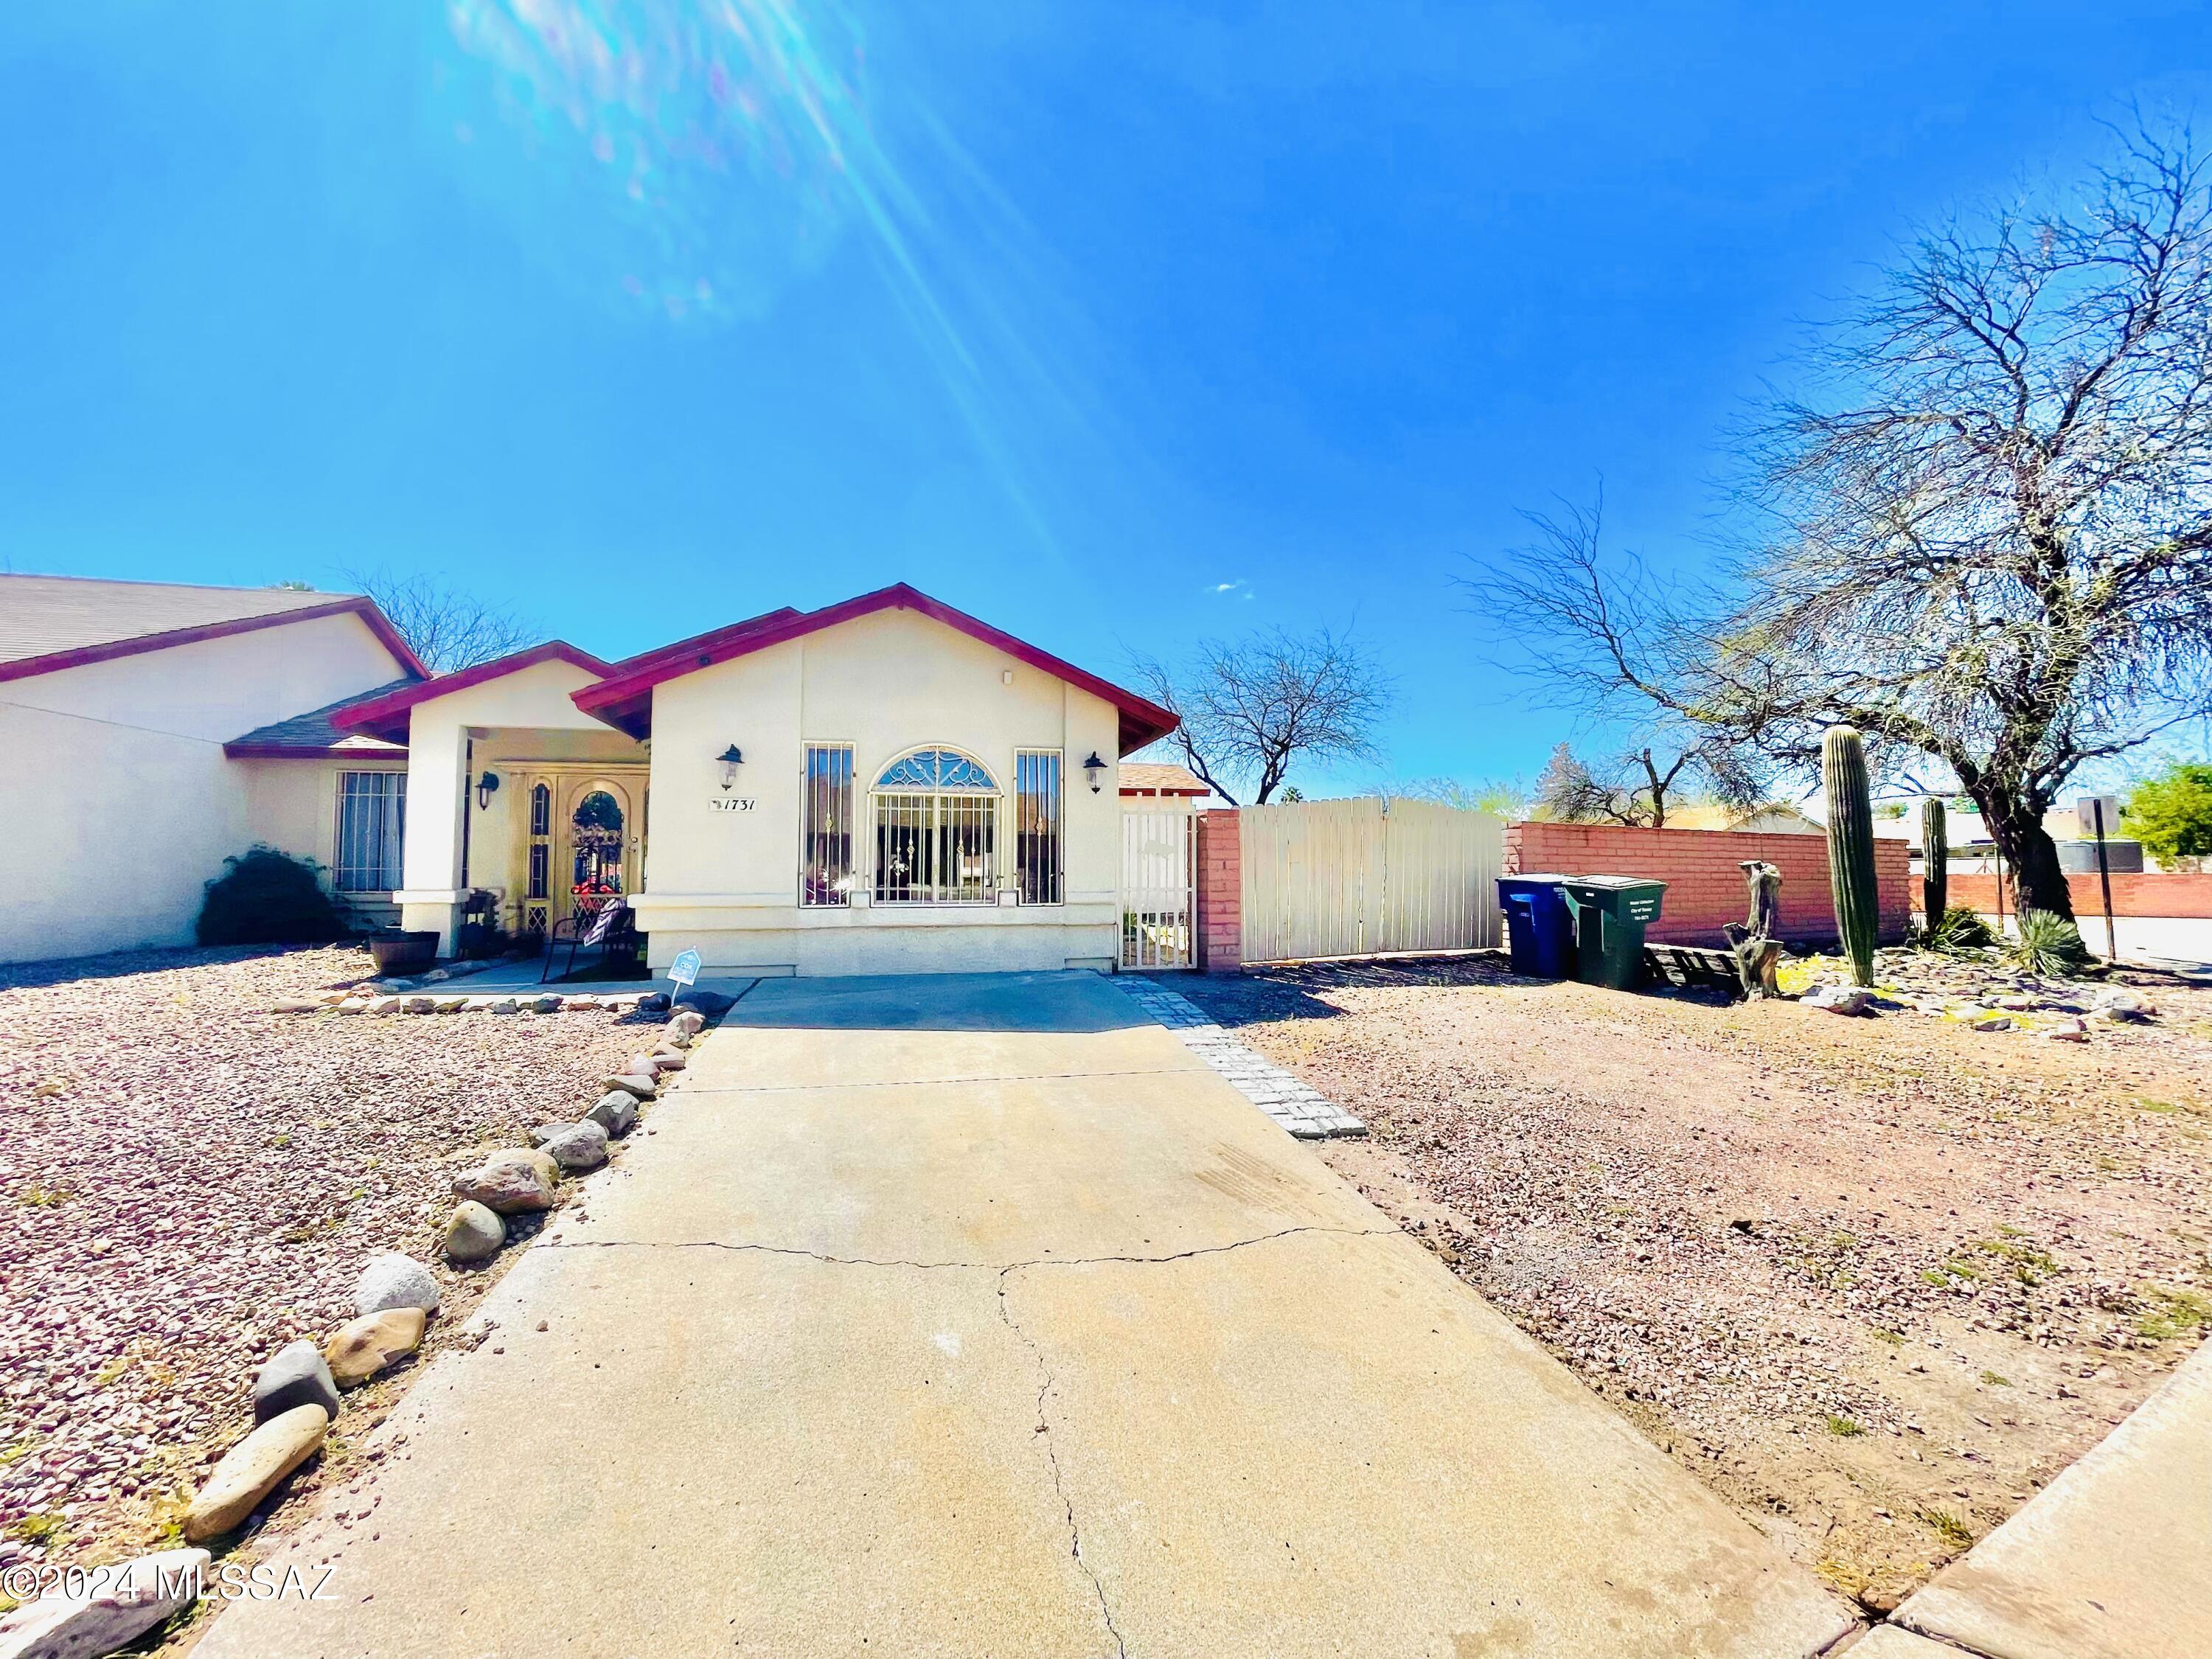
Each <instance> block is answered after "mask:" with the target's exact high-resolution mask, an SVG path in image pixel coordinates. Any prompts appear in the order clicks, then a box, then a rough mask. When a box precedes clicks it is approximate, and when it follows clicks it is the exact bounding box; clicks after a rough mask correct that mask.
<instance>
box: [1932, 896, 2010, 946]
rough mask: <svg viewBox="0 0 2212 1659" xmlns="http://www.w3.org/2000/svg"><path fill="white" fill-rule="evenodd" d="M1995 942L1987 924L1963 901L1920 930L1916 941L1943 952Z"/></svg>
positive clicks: (1994, 935)
mask: <svg viewBox="0 0 2212 1659" xmlns="http://www.w3.org/2000/svg"><path fill="white" fill-rule="evenodd" d="M1996 942H1997V936H1996V934H1995V933H1991V932H1990V925H1989V923H1987V922H1986V921H1983V920H1982V919H1981V917H1980V916H1979V915H1977V914H1975V912H1974V911H1972V909H1970V908H1967V907H1966V905H1963V904H1960V905H1956V906H1954V907H1953V908H1950V909H1948V910H1946V911H1944V912H1943V914H1942V915H1940V916H1938V917H1936V920H1935V921H1934V922H1933V923H1931V924H1930V925H1929V926H1928V927H1923V929H1922V930H1921V933H1920V939H1919V945H1920V948H1921V949H1922V950H1923V951H1942V952H1943V953H1944V954H1945V955H1946V956H1955V955H1957V954H1959V953H1960V951H1979V950H1982V949H1984V948H1985V947H1987V946H1989V945H1995V944H1996Z"/></svg>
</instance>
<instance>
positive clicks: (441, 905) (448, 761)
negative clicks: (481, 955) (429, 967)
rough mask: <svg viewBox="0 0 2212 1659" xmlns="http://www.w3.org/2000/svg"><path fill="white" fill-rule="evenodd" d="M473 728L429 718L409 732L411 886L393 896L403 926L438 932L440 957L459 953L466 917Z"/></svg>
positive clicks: (404, 861)
mask: <svg viewBox="0 0 2212 1659" xmlns="http://www.w3.org/2000/svg"><path fill="white" fill-rule="evenodd" d="M468 753H469V734H468V728H467V727H466V726H462V725H460V724H459V723H458V722H455V721H450V720H436V719H428V720H426V719H425V718H424V717H423V714H422V711H421V710H419V709H418V710H416V713H415V714H413V715H412V716H411V717H410V720H409V721H408V728H407V834H406V839H405V842H404V844H403V845H402V847H401V849H400V868H401V871H402V872H403V874H404V878H405V880H406V885H405V886H404V888H403V889H402V890H400V891H399V892H398V893H395V894H394V895H393V897H394V898H396V899H397V900H398V902H399V918H400V920H399V925H400V926H401V927H406V928H410V929H416V930H420V931H422V932H425V933H428V932H432V931H435V933H437V935H438V954H439V955H440V956H441V957H445V956H451V955H452V954H453V940H454V936H455V934H456V933H458V931H459V927H460V919H461V892H462V890H461V836H462V823H463V816H464V814H465V813H466V812H467V811H468V806H469V777H468Z"/></svg>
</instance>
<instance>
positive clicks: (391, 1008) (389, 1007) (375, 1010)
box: [368, 996, 407, 1014]
mask: <svg viewBox="0 0 2212 1659" xmlns="http://www.w3.org/2000/svg"><path fill="white" fill-rule="evenodd" d="M406 1001H407V999H406V998H405V997H393V996H384V997H377V998H375V999H374V1000H372V1001H371V1002H370V1003H369V1005H368V1012H370V1013H372V1014H396V1013H398V1012H399V1010H400V1009H401V1007H403V1006H404V1005H405V1003H406Z"/></svg>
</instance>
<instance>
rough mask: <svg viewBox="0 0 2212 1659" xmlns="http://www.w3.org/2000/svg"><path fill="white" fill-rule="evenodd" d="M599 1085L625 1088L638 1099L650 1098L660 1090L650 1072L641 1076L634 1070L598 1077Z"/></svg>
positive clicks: (605, 1087)
mask: <svg viewBox="0 0 2212 1659" xmlns="http://www.w3.org/2000/svg"><path fill="white" fill-rule="evenodd" d="M599 1087H601V1088H602V1089H622V1090H626V1091H629V1093H631V1094H633V1095H635V1096H636V1097H638V1098H639V1099H640V1100H651V1099H652V1098H653V1097H654V1096H655V1095H657V1094H659V1092H660V1085H659V1084H657V1083H655V1082H654V1081H653V1074H652V1073H650V1072H647V1073H645V1074H643V1075H642V1076H641V1075H640V1074H638V1073H635V1072H623V1073H617V1075H615V1076H613V1077H603V1078H601V1079H599Z"/></svg>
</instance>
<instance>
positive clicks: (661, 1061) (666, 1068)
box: [653, 1048, 691, 1072]
mask: <svg viewBox="0 0 2212 1659" xmlns="http://www.w3.org/2000/svg"><path fill="white" fill-rule="evenodd" d="M690 1063H691V1062H690V1060H689V1059H688V1058H687V1057H686V1056H685V1055H684V1052H683V1051H682V1050H681V1049H678V1048H659V1049H656V1050H654V1052H653V1066H654V1068H655V1069H656V1070H659V1071H663V1072H680V1071H682V1070H683V1069H684V1067H685V1066H688V1065H690Z"/></svg>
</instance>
